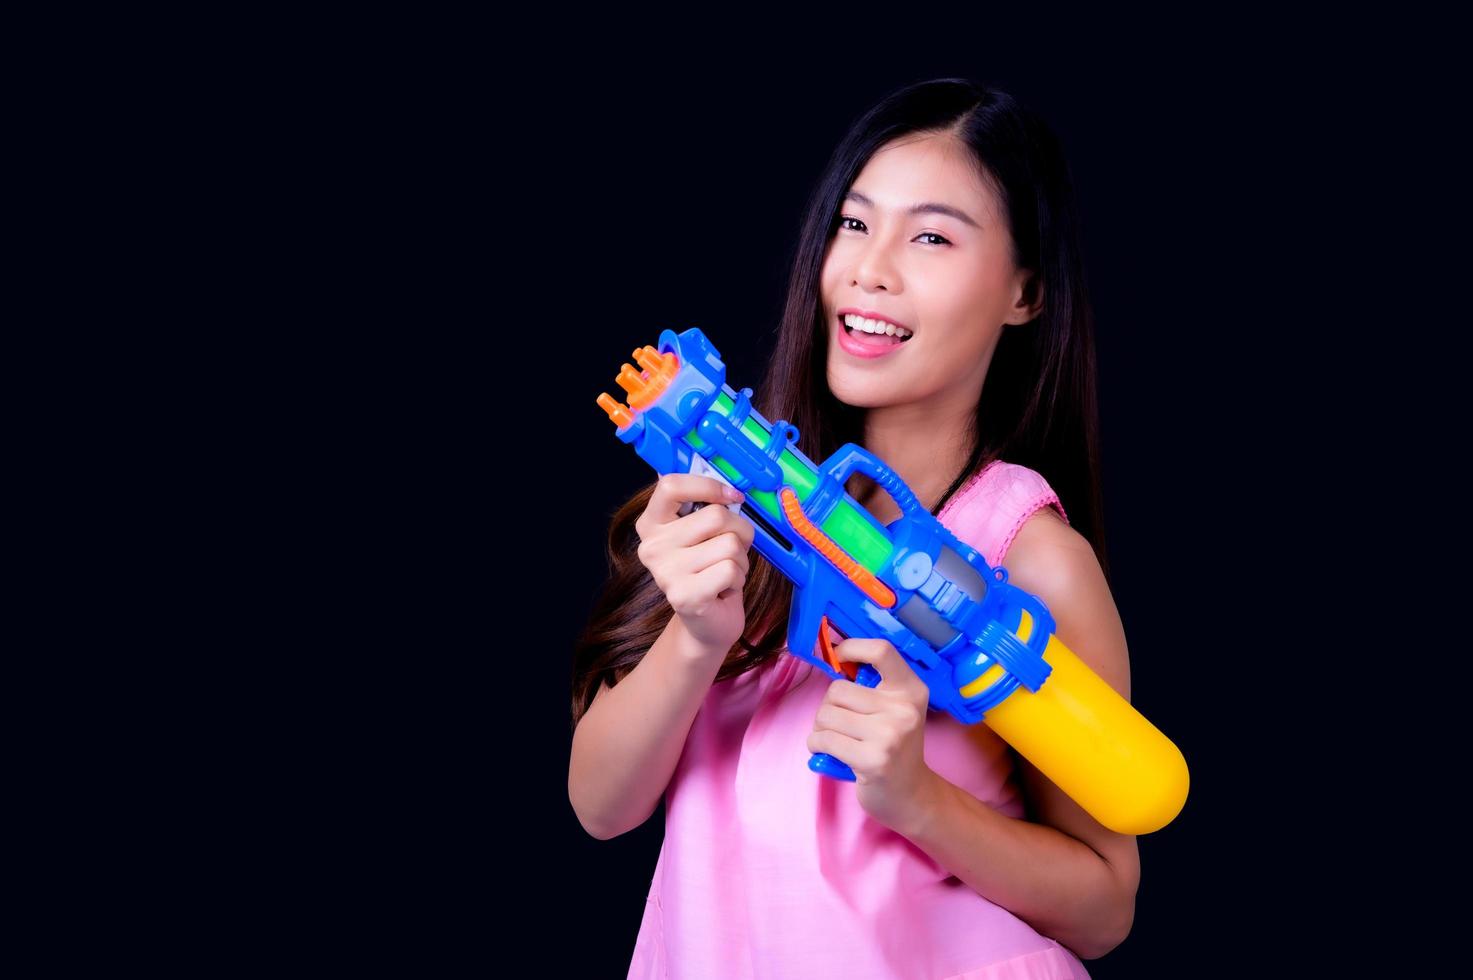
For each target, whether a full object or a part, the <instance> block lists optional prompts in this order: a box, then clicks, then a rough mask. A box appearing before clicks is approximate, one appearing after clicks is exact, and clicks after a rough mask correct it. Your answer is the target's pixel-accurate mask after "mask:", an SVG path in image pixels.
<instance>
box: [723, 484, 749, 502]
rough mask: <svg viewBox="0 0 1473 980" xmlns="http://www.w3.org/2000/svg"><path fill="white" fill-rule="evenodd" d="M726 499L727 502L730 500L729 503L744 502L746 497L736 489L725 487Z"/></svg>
mask: <svg viewBox="0 0 1473 980" xmlns="http://www.w3.org/2000/svg"><path fill="white" fill-rule="evenodd" d="M726 499H727V500H731V501H737V500H745V499H746V497H745V495H743V494H742V492H741V491H740V490H738V489H737V488H736V487H727V488H726Z"/></svg>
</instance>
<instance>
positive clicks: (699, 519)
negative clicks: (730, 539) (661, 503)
mask: <svg viewBox="0 0 1473 980" xmlns="http://www.w3.org/2000/svg"><path fill="white" fill-rule="evenodd" d="M730 518H731V514H730V513H729V512H727V511H726V510H725V509H724V508H721V507H707V508H705V509H703V510H700V511H698V512H696V513H694V514H687V515H686V516H684V517H682V518H680V519H679V520H677V521H676V522H675V523H674V524H670V525H666V529H665V531H664V533H665V534H668V535H669V536H670V541H671V542H672V543H673V544H674V545H676V546H677V547H680V548H694V547H695V546H696V545H698V544H701V543H702V542H704V541H710V540H720V539H721V537H722V535H723V534H724V533H725V532H726V531H730V530H733V528H732V527H731V526H730Z"/></svg>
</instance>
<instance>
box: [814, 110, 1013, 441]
mask: <svg viewBox="0 0 1473 980" xmlns="http://www.w3.org/2000/svg"><path fill="white" fill-rule="evenodd" d="M916 205H942V206H945V207H949V208H951V209H954V211H955V212H957V213H955V214H947V213H940V212H936V211H923V212H921V213H917V214H912V213H909V209H910V208H912V207H913V206H916ZM835 226H836V230H834V232H833V234H832V237H831V238H830V241H829V246H828V252H827V254H826V256H825V258H824V263H823V272H822V275H821V283H820V287H821V290H822V295H823V309H824V314H825V319H826V322H827V324H828V383H829V388H830V390H831V391H833V393H834V395H835V396H836V397H837V398H838V399H839V400H840V401H842V402H844V403H846V404H849V405H855V406H862V407H867V408H876V407H883V406H890V405H902V404H912V403H921V404H922V406H923V407H924V406H927V405H929V406H931V407H935V408H937V409H941V410H947V411H949V412H951V413H955V412H963V413H966V414H970V412H971V411H972V410H973V409H974V407H975V405H976V403H977V397H978V396H979V395H980V393H981V390H982V382H983V380H984V379H985V378H986V376H987V366H988V364H990V363H991V360H992V352H993V350H994V349H995V348H996V346H997V341H998V338H999V337H1000V336H1001V335H1002V330H1003V327H1004V325H1005V324H1010V323H1026V322H1027V321H1028V320H1030V319H1032V318H1033V317H1034V316H1035V315H1036V314H1037V309H1036V308H1031V307H1029V306H1028V305H1027V304H1026V302H1024V300H1025V297H1024V287H1025V286H1026V284H1027V281H1028V275H1027V272H1026V270H1022V271H1020V270H1018V269H1017V268H1015V267H1014V265H1013V261H1012V255H1011V249H1012V241H1011V236H1010V234H1009V231H1008V228H1007V225H1006V223H1005V222H1004V221H1003V212H1002V205H1001V202H1000V201H998V199H997V198H996V196H995V195H994V193H993V192H992V190H991V188H989V187H988V186H987V185H986V184H985V182H983V181H982V179H981V178H980V177H979V176H978V175H977V173H976V171H975V169H974V165H973V164H972V162H971V161H970V159H969V156H968V153H967V150H966V149H965V148H964V147H962V146H961V145H959V144H958V143H956V142H955V141H954V140H952V139H951V138H948V137H941V136H926V137H915V136H909V137H905V138H903V139H902V140H898V141H895V142H892V143H890V144H888V145H887V146H885V147H882V148H881V149H880V150H878V151H876V153H875V154H874V155H873V156H872V157H871V158H870V160H869V162H868V163H867V164H866V165H865V167H864V169H863V170H862V171H861V172H860V174H859V176H858V177H856V178H855V179H854V182H853V184H851V185H850V190H849V194H848V196H847V197H846V199H845V200H844V201H843V202H841V203H840V205H839V212H838V215H837V216H836V217H835ZM853 310H862V311H866V312H868V313H871V314H878V315H879V316H880V317H882V318H885V319H888V320H889V321H890V322H892V323H894V324H896V325H898V326H903V327H906V328H908V329H909V330H910V331H911V332H912V336H911V337H910V339H908V340H906V341H904V342H902V343H901V344H900V345H898V346H896V347H895V348H894V349H893V350H891V351H890V352H889V353H887V354H885V355H883V356H881V357H872V358H866V357H862V356H859V355H857V354H855V353H852V352H851V350H850V348H849V347H848V346H846V345H848V344H851V343H858V341H857V340H855V339H854V333H853V332H849V333H847V334H846V331H845V326H844V323H843V322H842V320H841V317H842V314H843V313H844V312H845V311H853ZM841 336H842V337H843V339H842V340H841Z"/></svg>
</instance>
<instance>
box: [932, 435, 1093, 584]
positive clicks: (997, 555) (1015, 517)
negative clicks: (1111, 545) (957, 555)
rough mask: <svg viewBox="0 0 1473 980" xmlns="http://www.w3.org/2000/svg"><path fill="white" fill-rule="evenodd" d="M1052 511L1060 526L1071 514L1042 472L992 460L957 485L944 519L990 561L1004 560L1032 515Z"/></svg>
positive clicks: (947, 524)
mask: <svg viewBox="0 0 1473 980" xmlns="http://www.w3.org/2000/svg"><path fill="white" fill-rule="evenodd" d="M1040 511H1048V512H1049V513H1048V516H1046V517H1044V518H1042V519H1043V520H1048V519H1049V517H1054V518H1057V520H1056V521H1053V522H1052V523H1056V524H1059V525H1061V529H1064V530H1068V531H1069V533H1076V532H1073V530H1072V529H1070V528H1068V523H1069V515H1068V513H1067V512H1066V511H1065V510H1064V505H1063V503H1062V502H1061V501H1060V500H1059V495H1058V494H1057V493H1056V492H1055V491H1054V488H1053V487H1052V486H1050V485H1049V482H1048V480H1047V479H1045V478H1044V476H1043V474H1042V473H1039V472H1038V471H1037V470H1035V469H1032V468H1031V467H1028V466H1024V465H1022V464H1021V463H1011V462H1008V461H1006V460H1001V459H999V460H993V461H992V462H991V463H989V464H988V465H987V466H985V467H984V468H983V469H982V471H981V472H980V473H978V474H977V476H976V477H974V478H973V479H972V480H971V481H970V482H969V483H968V484H967V485H966V486H964V487H963V488H962V489H961V490H959V491H957V494H956V496H955V497H954V498H953V500H952V501H951V503H949V504H948V505H947V506H946V507H945V508H944V509H943V511H942V514H941V517H942V520H943V523H944V524H946V526H947V527H948V528H950V529H951V531H952V533H953V534H955V535H956V536H957V537H959V538H961V539H962V540H963V541H966V542H967V543H968V544H970V545H971V546H972V547H974V548H976V549H977V550H978V551H980V552H982V555H983V557H984V558H986V559H987V562H988V564H991V565H997V564H1001V563H1002V561H1003V559H1004V558H1005V557H1006V556H1007V553H1008V550H1009V549H1010V548H1011V547H1012V545H1013V542H1014V540H1015V539H1016V538H1017V536H1018V533H1019V531H1021V530H1022V528H1023V526H1024V524H1025V523H1027V522H1028V520H1029V518H1032V517H1033V516H1034V515H1035V514H1038V513H1039V512H1040Z"/></svg>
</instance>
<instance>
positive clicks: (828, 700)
mask: <svg viewBox="0 0 1473 980" xmlns="http://www.w3.org/2000/svg"><path fill="white" fill-rule="evenodd" d="M824 703H825V704H832V705H837V706H838V707H840V708H843V709H845V710H847V711H852V712H854V713H856V714H862V715H872V714H876V713H878V712H880V711H883V710H884V709H885V701H884V698H883V697H882V696H881V695H880V694H878V693H876V691H875V689H874V688H869V687H865V686H864V685H863V684H856V683H854V682H853V681H851V680H849V679H848V678H847V677H844V678H840V679H838V680H835V681H832V682H831V683H830V684H829V689H828V691H827V692H825V694H824Z"/></svg>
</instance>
